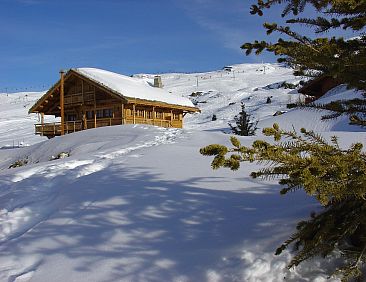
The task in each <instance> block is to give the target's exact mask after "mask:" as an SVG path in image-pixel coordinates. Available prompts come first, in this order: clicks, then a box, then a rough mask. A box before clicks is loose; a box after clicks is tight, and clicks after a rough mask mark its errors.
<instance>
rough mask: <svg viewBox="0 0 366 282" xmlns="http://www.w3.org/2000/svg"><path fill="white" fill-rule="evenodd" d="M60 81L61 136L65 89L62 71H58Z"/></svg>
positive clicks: (62, 131) (62, 133)
mask: <svg viewBox="0 0 366 282" xmlns="http://www.w3.org/2000/svg"><path fill="white" fill-rule="evenodd" d="M60 75H61V80H60V107H61V135H64V134H65V128H64V126H65V108H64V107H65V105H64V102H65V101H64V95H65V93H64V87H65V85H64V84H65V81H64V79H65V72H64V71H63V70H62V71H60Z"/></svg>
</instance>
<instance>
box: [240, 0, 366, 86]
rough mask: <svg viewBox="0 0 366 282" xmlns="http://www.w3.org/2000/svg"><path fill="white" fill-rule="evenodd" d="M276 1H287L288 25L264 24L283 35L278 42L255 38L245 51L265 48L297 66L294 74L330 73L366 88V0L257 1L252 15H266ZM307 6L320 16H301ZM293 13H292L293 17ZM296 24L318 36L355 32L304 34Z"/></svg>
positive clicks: (284, 0) (282, 1) (283, 0)
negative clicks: (351, 35) (344, 34)
mask: <svg viewBox="0 0 366 282" xmlns="http://www.w3.org/2000/svg"><path fill="white" fill-rule="evenodd" d="M276 4H285V8H284V9H283V12H282V15H281V16H282V17H284V18H285V19H286V20H287V21H286V23H287V25H284V26H281V25H278V24H276V23H265V24H264V27H265V29H266V30H267V34H271V33H273V32H278V33H280V34H281V35H283V36H284V38H279V39H278V41H277V42H275V43H269V42H266V41H255V42H253V43H245V44H243V46H242V47H241V48H242V49H244V50H246V54H250V53H252V52H253V51H255V53H256V54H260V53H261V52H263V51H264V50H267V51H269V52H272V53H274V54H275V55H277V56H280V58H279V59H278V61H279V62H284V63H286V64H288V65H290V66H292V67H293V68H294V69H295V75H308V76H319V75H329V76H332V77H334V78H336V79H337V80H339V81H341V82H343V83H345V84H347V85H350V86H352V87H356V88H358V89H363V90H366V80H365V75H364V74H365V71H366V35H365V33H364V31H365V26H366V2H365V1H364V0H361V1H360V0H258V1H257V5H253V6H252V9H251V13H252V14H254V15H255V14H257V15H259V16H263V14H264V10H265V9H269V8H271V7H272V6H274V5H276ZM306 6H311V7H313V8H314V9H315V10H316V11H317V15H318V16H317V17H314V18H301V17H299V16H298V15H299V14H301V13H302V12H303V11H304V9H305V7H306ZM291 15H292V16H291ZM296 24H300V25H303V26H304V25H305V26H307V27H310V28H312V29H313V30H314V31H315V35H319V34H325V32H327V31H329V30H331V29H339V28H341V29H344V30H351V31H352V32H354V35H353V38H351V39H347V40H346V39H344V38H341V37H331V38H328V37H324V36H323V37H319V36H314V37H313V38H311V37H308V36H304V35H302V34H300V33H299V32H296V31H295V30H294V26H296Z"/></svg>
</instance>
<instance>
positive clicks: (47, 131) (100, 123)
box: [35, 117, 172, 137]
mask: <svg viewBox="0 0 366 282" xmlns="http://www.w3.org/2000/svg"><path fill="white" fill-rule="evenodd" d="M119 124H149V125H155V126H161V127H172V123H171V121H170V120H160V119H144V118H138V117H136V118H135V119H133V117H127V118H124V119H121V118H102V119H97V120H96V122H95V120H94V119H92V120H87V121H86V122H83V121H80V120H78V121H67V122H65V125H64V132H65V134H68V133H73V132H77V131H81V130H85V129H90V128H95V127H104V126H112V125H119ZM35 133H36V134H39V135H42V136H48V137H53V136H59V135H61V122H54V123H44V124H35Z"/></svg>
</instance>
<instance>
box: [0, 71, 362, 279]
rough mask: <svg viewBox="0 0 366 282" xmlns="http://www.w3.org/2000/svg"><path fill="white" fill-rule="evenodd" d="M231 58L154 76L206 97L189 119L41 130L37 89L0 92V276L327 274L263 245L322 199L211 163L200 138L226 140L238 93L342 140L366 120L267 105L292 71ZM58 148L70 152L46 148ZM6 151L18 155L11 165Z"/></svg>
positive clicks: (322, 266) (287, 97)
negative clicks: (33, 111)
mask: <svg viewBox="0 0 366 282" xmlns="http://www.w3.org/2000/svg"><path fill="white" fill-rule="evenodd" d="M233 69H234V72H231V73H227V72H223V71H216V72H210V73H202V74H163V75H162V79H163V84H164V85H165V86H164V87H165V89H166V90H168V91H170V92H173V93H176V94H179V95H184V96H186V97H190V98H191V99H192V100H195V101H196V102H198V104H197V106H198V107H200V108H201V110H202V113H197V114H194V115H191V116H187V118H186V121H185V122H186V126H185V129H164V128H158V127H152V126H144V125H126V126H114V127H105V128H98V129H90V130H87V131H83V132H77V133H74V134H69V135H66V136H63V137H56V138H54V139H51V140H47V139H44V138H42V137H40V136H34V135H33V132H34V131H33V130H34V126H33V124H34V123H36V122H37V116H36V115H28V114H27V111H28V109H29V107H30V106H31V105H32V104H33V103H34V102H35V101H36V99H37V98H39V97H40V96H41V95H42V94H43V93H16V94H9V95H6V94H0V112H1V115H0V132H1V134H0V148H1V149H0V281H12V282H13V281H17V282H20V281H23V282H24V281H212V282H213V281H284V279H285V280H286V281H317V282H320V281H332V280H327V273H326V272H327V265H326V262H325V261H323V260H316V261H315V262H314V263H313V264H310V263H304V264H303V265H301V266H300V267H298V268H296V269H293V270H290V271H289V270H287V269H286V263H287V262H288V261H289V260H290V258H291V253H290V252H285V253H284V254H283V255H281V256H274V254H273V253H274V251H275V249H276V248H277V247H278V245H279V244H280V243H282V241H283V240H285V239H287V238H288V236H289V235H290V234H291V233H292V232H293V231H294V229H295V225H296V222H298V221H299V220H300V219H304V218H307V217H308V216H309V213H310V212H311V211H312V210H315V209H317V208H318V205H317V203H316V202H315V201H314V200H312V199H310V198H308V197H306V196H304V194H303V193H302V192H296V193H292V194H290V195H286V196H280V195H279V190H280V186H279V185H277V184H276V181H263V180H257V179H251V178H250V177H249V173H250V172H251V171H253V170H255V169H256V168H258V166H257V165H255V164H248V165H245V166H243V167H242V169H241V170H240V171H238V172H232V171H229V170H225V169H221V170H218V171H212V170H211V168H210V161H211V159H210V158H207V157H203V156H201V155H200V154H199V153H198V150H199V148H201V147H203V146H205V145H207V144H211V143H221V144H228V141H229V140H228V139H229V135H227V134H224V133H222V132H221V130H227V128H228V125H227V122H229V121H232V119H233V117H234V116H235V115H236V114H237V113H238V112H239V110H240V102H241V101H243V102H244V103H245V104H246V106H247V109H248V111H250V112H251V113H252V114H253V116H254V117H255V118H257V119H259V120H260V123H259V126H261V127H263V126H267V125H271V124H272V123H273V122H278V123H280V124H281V126H282V127H285V128H292V127H293V126H294V127H295V128H299V127H301V126H304V127H307V128H313V129H315V130H316V131H318V132H322V133H323V134H324V135H326V136H331V135H334V134H337V135H339V136H340V138H341V143H342V145H344V146H346V145H349V144H351V143H352V142H355V141H361V142H363V143H366V133H365V132H361V131H360V128H359V127H352V126H349V125H348V122H347V119H346V118H340V119H337V120H331V121H326V122H321V121H320V117H321V115H322V113H320V112H314V111H307V110H297V109H296V110H291V111H289V112H288V113H285V114H283V115H281V116H278V117H273V114H274V113H275V112H276V111H279V110H282V111H284V110H287V109H286V104H287V103H289V102H296V101H298V100H299V99H302V98H301V95H299V94H297V93H296V91H294V90H291V89H284V88H277V86H278V85H279V84H281V83H282V82H283V81H286V82H292V83H296V82H298V80H297V79H295V78H294V77H293V76H292V74H291V70H289V69H286V68H283V67H281V66H280V65H277V64H273V65H271V64H266V65H265V73H264V66H263V65H236V66H234V68H233ZM137 77H143V78H144V79H146V80H150V79H151V78H152V76H151V75H138V76H137ZM197 79H198V86H197ZM271 88H272V89H271ZM193 92H195V93H197V92H201V94H196V96H195V97H193V96H190V95H191V94H192V93H193ZM197 95H198V96H197ZM352 95H356V96H358V95H360V93H356V92H354V91H348V90H346V89H344V88H341V87H340V88H338V89H337V90H336V91H333V92H332V93H329V94H327V96H326V97H324V98H323V99H324V101H326V99H328V100H329V99H335V98H337V99H338V98H344V97H346V96H352ZM267 97H272V98H271V100H272V103H271V104H266V99H267ZM213 114H215V115H216V116H217V120H216V121H211V119H212V115H213ZM50 120H51V119H50ZM258 135H259V137H260V138H263V136H261V134H260V133H259V132H258ZM256 138H258V137H241V138H240V139H241V142H242V143H243V144H247V145H249V144H250V143H251V142H252V141H253V140H255V139H256ZM18 142H19V143H20V145H23V147H21V148H13V144H15V146H17V145H18ZM27 144H29V145H31V146H25V145H27ZM60 153H67V154H66V155H69V157H65V158H61V159H55V157H57V156H58V155H59V154H60ZM16 161H23V162H27V164H26V165H24V166H22V167H18V168H12V169H8V167H9V166H10V165H12V164H14V163H15V162H16ZM334 281H337V280H336V279H334Z"/></svg>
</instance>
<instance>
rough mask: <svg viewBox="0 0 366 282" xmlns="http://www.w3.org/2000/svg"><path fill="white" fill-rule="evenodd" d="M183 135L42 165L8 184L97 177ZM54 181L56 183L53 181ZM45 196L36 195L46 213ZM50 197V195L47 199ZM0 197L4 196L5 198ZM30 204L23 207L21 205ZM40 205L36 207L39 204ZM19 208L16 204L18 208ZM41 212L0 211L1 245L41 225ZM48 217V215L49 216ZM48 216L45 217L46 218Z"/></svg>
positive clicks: (170, 133) (175, 131) (174, 132)
mask: <svg viewBox="0 0 366 282" xmlns="http://www.w3.org/2000/svg"><path fill="white" fill-rule="evenodd" d="M182 133H183V131H182V130H179V129H167V130H164V132H163V135H156V136H155V137H154V140H151V141H146V142H144V143H141V144H136V145H135V146H131V147H128V148H124V149H122V150H115V151H113V152H109V153H108V154H96V155H95V158H93V159H91V160H71V161H67V160H66V161H65V160H64V161H63V162H59V163H58V164H55V165H50V166H46V167H45V166H44V164H40V165H37V166H36V167H33V168H30V169H25V170H23V171H21V172H19V173H16V174H15V175H14V178H13V179H12V180H11V182H12V183H18V182H21V181H24V180H26V179H31V178H37V177H40V178H41V179H42V178H43V179H45V180H46V181H47V182H48V181H51V180H52V181H53V182H54V181H55V178H57V176H63V175H65V174H67V173H69V171H71V172H74V174H75V175H74V178H75V179H78V178H80V177H83V176H87V175H90V174H92V173H96V172H98V171H101V170H103V169H104V168H106V167H108V166H110V165H111V163H112V162H113V161H114V160H115V159H117V158H121V157H122V156H127V155H128V154H131V153H135V154H134V155H132V156H131V157H134V158H135V157H140V156H139V155H138V154H137V152H138V151H140V150H143V149H147V148H149V147H153V146H159V145H162V144H172V143H174V142H175V141H176V139H177V138H178V137H179V135H181V134H182ZM125 161H126V159H125V158H123V159H122V160H120V161H119V162H125ZM56 181H57V180H56ZM38 189H39V190H43V189H42V185H40V186H39V187H38ZM48 192H49V193H47V192H46V194H43V193H42V194H41V195H37V198H38V200H39V197H40V196H41V197H43V198H44V200H43V203H44V207H43V210H48V209H49V208H50V206H49V205H47V202H51V203H52V198H54V194H53V193H54V192H53V191H52V192H51V191H49V190H48ZM48 194H50V195H48ZM1 196H7V195H6V194H5V195H4V194H3V195H1ZM24 204H27V205H29V204H30V203H29V202H27V203H22V204H21V205H24ZM38 204H39V203H38ZM91 205H92V203H88V204H87V205H86V206H85V207H84V208H85V209H86V208H88V207H90V206H91ZM17 206H19V204H18V205H17ZM42 214H43V212H42V211H41V210H39V209H37V211H32V209H30V208H28V207H26V208H15V209H13V210H0V222H1V223H2V225H1V229H0V244H1V243H2V242H6V241H8V240H9V239H14V238H17V237H19V236H21V235H23V234H24V233H26V232H27V231H28V230H30V229H31V228H33V227H34V226H35V225H37V224H39V223H40V222H42V220H44V219H45V217H44V214H43V216H42ZM37 215H39V216H37ZM49 215H50V214H48V216H49ZM48 216H47V217H48Z"/></svg>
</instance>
